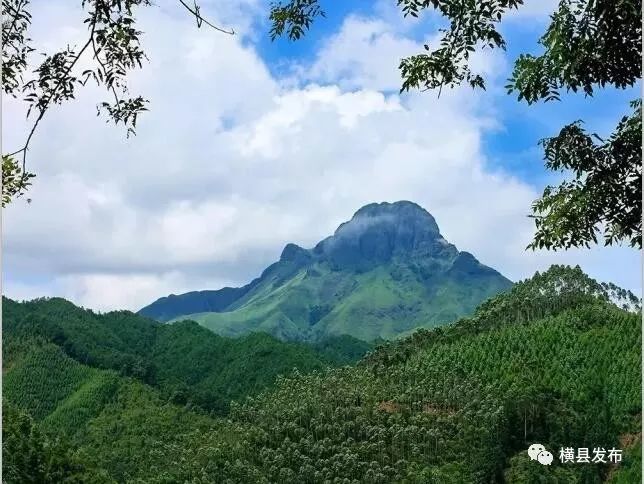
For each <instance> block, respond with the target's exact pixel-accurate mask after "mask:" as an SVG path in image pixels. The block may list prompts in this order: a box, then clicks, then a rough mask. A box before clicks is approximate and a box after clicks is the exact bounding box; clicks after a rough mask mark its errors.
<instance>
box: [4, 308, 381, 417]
mask: <svg viewBox="0 0 644 484" xmlns="http://www.w3.org/2000/svg"><path fill="white" fill-rule="evenodd" d="M2 306H3V341H2V343H3V355H4V360H3V361H4V368H5V373H4V374H3V388H4V389H5V390H6V392H5V395H8V397H7V398H8V399H9V400H10V401H12V402H13V403H15V404H16V405H18V406H19V407H20V408H23V409H27V410H28V411H29V413H30V414H31V415H32V416H33V417H36V418H50V417H49V416H50V415H51V414H52V412H54V411H55V409H56V408H57V407H59V406H60V405H62V404H64V402H65V401H67V400H68V399H70V398H72V401H73V399H74V398H76V397H75V396H74V395H75V393H74V391H76V390H80V389H83V388H84V386H85V382H87V384H88V385H89V387H90V388H91V389H92V392H95V391H96V385H95V384H94V383H93V382H95V380H96V378H95V377H96V375H99V373H100V375H103V376H101V377H100V378H99V380H100V381H101V382H102V383H100V384H99V385H98V386H99V387H101V386H102V385H103V383H105V382H110V385H112V384H113V383H114V381H115V378H116V376H118V375H120V376H123V377H128V378H134V379H136V380H138V381H140V382H141V383H143V384H147V385H150V386H152V387H154V388H156V389H158V390H159V392H160V393H161V394H162V395H164V396H165V398H167V399H169V400H171V401H175V402H182V403H190V404H191V405H195V406H199V407H201V408H203V409H205V410H208V411H212V412H215V413H218V414H223V413H226V412H227V409H228V404H229V402H230V401H231V400H233V399H240V398H244V397H246V396H248V395H254V394H256V393H259V392H261V391H263V390H265V389H266V388H268V387H270V386H271V385H272V384H273V382H274V381H275V379H276V378H277V377H278V376H279V375H286V374H289V373H291V372H292V371H293V369H294V368H297V369H298V370H299V371H300V372H302V373H306V372H310V371H313V370H322V369H324V368H326V367H329V366H338V365H345V364H349V363H353V362H355V361H357V360H358V359H360V358H361V357H362V356H363V355H364V354H365V353H366V352H367V351H368V350H370V349H371V346H370V345H369V344H368V343H365V342H363V341H359V340H356V339H354V338H351V337H349V336H344V337H338V338H329V339H326V340H323V341H320V342H319V343H317V344H316V345H305V344H299V343H287V342H283V341H279V340H276V339H275V338H273V337H272V336H270V335H268V334H263V333H257V334H250V335H248V336H245V337H242V338H235V339H231V338H225V337H221V336H218V335H216V334H214V333H213V332H211V331H209V330H207V329H205V328H203V327H201V326H199V325H198V324H196V323H194V322H191V321H186V322H182V323H177V324H172V325H165V324H160V323H158V322H157V321H154V320H152V319H149V318H145V317H142V316H139V315H136V314H133V313H131V312H129V311H113V312H109V313H106V314H96V313H94V312H92V311H89V310H86V309H82V308H79V307H77V306H75V305H73V304H72V303H70V302H69V301H66V300H64V299H60V298H52V299H39V300H34V301H30V302H25V303H17V302H15V301H12V300H10V299H6V298H3V304H2ZM47 362H49V363H47ZM81 368H82V369H81ZM70 369H73V371H72V370H70ZM99 370H100V371H99ZM114 372H116V373H114ZM105 375H110V376H109V377H108V376H105ZM52 382H55V385H54V387H55V389H54V390H52V391H48V393H49V394H50V396H49V397H48V398H45V397H44V396H42V395H38V392H39V391H41V390H42V389H43V388H46V387H47V386H48V385H51V384H52ZM55 392H59V394H56V393H55Z"/></svg>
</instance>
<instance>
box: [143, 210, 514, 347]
mask: <svg viewBox="0 0 644 484" xmlns="http://www.w3.org/2000/svg"><path fill="white" fill-rule="evenodd" d="M511 285H512V283H511V282H510V281H509V280H508V279H506V278H505V277H503V276H502V275H501V274H499V273H498V272H497V271H495V270H494V269H492V268H490V267H487V266H485V265H483V264H481V263H480V262H479V261H478V260H477V259H476V258H475V257H474V256H473V255H472V254H470V253H468V252H461V251H459V250H458V249H457V248H456V247H455V246H454V245H453V244H450V243H449V242H448V241H447V240H445V238H443V236H442V235H441V234H440V230H439V227H438V224H437V223H436V220H435V219H434V217H433V216H432V215H431V214H430V213H429V212H427V211H426V210H425V209H423V208H422V207H420V206H419V205H417V204H415V203H412V202H408V201H400V202H395V203H386V202H385V203H373V204H369V205H366V206H364V207H362V208H361V209H360V210H358V211H357V212H356V213H355V214H354V215H353V217H352V218H351V220H349V221H348V222H345V223H343V224H341V225H340V226H339V227H338V228H337V230H336V231H335V233H334V234H333V235H331V236H330V237H327V238H326V239H324V240H322V241H321V242H319V243H318V244H317V245H316V246H315V247H313V248H312V249H305V248H302V247H299V246H298V245H296V244H292V243H290V244H287V245H286V246H285V247H284V250H283V251H282V255H281V257H280V259H279V261H278V262H276V263H274V264H272V265H270V266H269V267H268V268H267V269H266V270H264V272H263V273H262V274H261V276H260V277H258V278H257V279H255V280H254V281H252V282H251V283H249V284H247V285H246V286H243V287H241V288H223V289H220V290H215V291H200V292H191V293H186V294H182V295H178V296H175V295H172V296H168V297H164V298H161V299H159V300H157V301H155V302H154V303H152V304H150V305H149V306H146V307H145V308H143V309H142V310H141V311H140V313H141V314H143V315H146V316H149V317H152V318H155V319H158V320H161V321H176V320H183V319H192V320H195V321H197V322H198V323H199V324H202V325H203V326H205V327H207V328H209V329H211V330H213V331H215V332H216V333H219V334H222V335H225V336H240V335H243V334H246V333H249V332H255V331H263V332H267V333H270V334H272V335H274V336H276V337H278V338H280V339H284V340H297V341H315V340H320V339H323V338H325V337H327V336H338V335H344V334H347V335H351V336H354V337H356V338H360V339H363V340H365V341H373V340H376V339H381V338H382V339H393V338H397V337H399V336H401V335H406V334H409V333H410V332H412V331H413V330H415V329H417V328H421V327H422V328H428V327H434V326H437V325H441V324H445V323H449V322H452V321H454V320H456V319H458V318H459V317H461V316H465V315H468V314H470V313H471V312H472V311H473V310H474V308H475V307H476V306H477V305H478V304H479V303H481V302H482V301H483V300H485V299H487V298H488V297H490V296H493V295H495V294H497V293H499V292H501V291H504V290H506V289H508V288H509V287H510V286H511Z"/></svg>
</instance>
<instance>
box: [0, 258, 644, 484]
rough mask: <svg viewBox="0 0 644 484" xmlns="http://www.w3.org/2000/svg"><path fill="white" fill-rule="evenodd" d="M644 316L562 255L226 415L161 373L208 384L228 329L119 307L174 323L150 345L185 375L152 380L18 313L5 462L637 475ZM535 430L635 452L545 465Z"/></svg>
mask: <svg viewBox="0 0 644 484" xmlns="http://www.w3.org/2000/svg"><path fill="white" fill-rule="evenodd" d="M622 305H626V308H627V309H623V308H621V307H620V306H622ZM5 306H6V307H9V308H10V310H9V312H10V313H11V312H12V311H13V314H14V315H16V314H23V315H25V320H27V319H29V318H28V317H27V316H26V315H27V314H28V313H29V311H33V312H34V314H38V312H39V311H35V309H36V308H40V309H42V308H44V307H48V306H53V307H58V308H59V309H62V308H63V307H67V310H68V312H74V311H77V312H78V313H79V314H81V313H83V314H88V318H89V315H90V314H91V313H88V312H84V311H82V310H79V309H77V308H74V307H73V306H71V305H69V303H66V302H64V301H60V300H50V301H36V302H34V303H27V304H16V303H13V302H11V301H5ZM12 306H15V307H13V308H12ZM72 308H73V310H72ZM51 311H52V312H54V311H53V309H52V310H51ZM639 311H640V308H639V301H638V300H637V298H635V297H634V296H633V295H632V294H630V293H628V292H625V291H621V290H619V289H618V288H615V287H614V286H609V285H601V284H598V283H596V282H595V281H593V280H592V279H590V278H588V277H587V276H585V275H584V274H583V273H582V272H581V270H579V269H578V268H577V269H570V268H566V267H559V266H554V267H553V268H551V269H550V270H549V271H547V272H546V273H544V274H537V275H536V276H535V277H533V278H532V279H530V280H528V281H524V282H521V283H518V284H516V285H515V286H514V287H513V288H512V290H511V291H509V292H508V293H506V294H501V295H498V296H496V297H494V298H492V299H490V300H488V301H487V302H486V303H484V304H482V305H481V306H480V308H479V309H478V310H477V311H476V312H475V314H474V315H472V316H471V317H469V318H465V319H461V320H460V321H459V322H457V323H456V324H453V325H450V326H445V327H442V328H436V329H432V330H419V331H417V332H416V333H414V334H413V335H412V336H410V337H408V338H405V339H403V340H401V341H397V342H388V343H386V344H384V345H382V346H380V347H378V348H377V349H376V350H374V351H372V352H371V353H369V354H368V355H367V356H366V357H365V358H363V359H362V360H361V361H360V362H359V363H358V364H357V365H355V366H353V367H351V366H347V367H343V368H336V369H329V370H314V371H312V372H310V373H308V374H304V373H303V372H300V373H299V374H294V375H292V376H290V377H279V378H278V380H277V383H276V384H275V386H274V387H272V389H269V390H266V391H263V392H261V393H256V394H255V395H253V396H251V397H249V398H247V399H239V401H237V402H233V403H232V404H231V406H232V407H231V411H230V413H229V414H228V415H227V417H226V418H220V417H216V416H213V415H208V414H206V413H205V412H204V411H203V409H202V407H199V406H195V404H194V403H193V402H188V401H184V400H182V398H181V397H180V396H177V395H175V396H174V397H172V398H168V397H167V395H166V394H165V393H164V391H163V389H164V388H165V383H162V382H165V381H175V378H176V375H185V377H186V378H187V377H188V374H189V373H193V374H194V376H193V378H194V381H186V385H187V389H188V391H189V392H191V391H195V390H191V388H198V389H205V388H207V385H206V383H205V382H207V381H208V377H204V376H203V375H202V370H203V369H202V368H201V365H202V364H205V362H206V361H207V357H206V356H205V355H206V354H207V350H203V349H202V350H196V351H195V350H193V348H192V347H191V345H192V344H196V342H197V340H201V339H203V338H204V337H206V336H205V335H211V336H212V338H214V339H213V341H219V340H220V339H222V340H223V338H220V337H217V336H216V335H212V333H210V332H208V331H207V330H204V329H203V328H201V327H199V326H198V325H196V324H194V323H186V324H177V325H171V326H161V325H156V323H153V322H150V321H149V320H145V319H144V318H137V317H135V316H133V315H131V314H127V313H118V314H121V315H122V317H123V318H129V319H132V320H136V321H146V322H147V324H151V325H155V326H154V327H155V328H157V327H160V328H168V331H172V332H177V333H178V334H173V333H170V332H168V333H163V336H164V338H157V339H158V342H156V343H155V344H154V345H153V347H156V348H157V350H158V351H159V354H163V355H165V357H166V358H172V360H173V361H174V362H175V363H176V364H177V366H176V369H175V368H174V366H173V367H166V368H164V369H163V371H159V370H158V369H157V367H156V366H155V365H156V364H155V363H153V361H154V357H153V356H150V358H149V360H148V359H143V360H142V362H143V363H144V367H146V365H145V364H147V365H148V366H147V368H150V369H154V372H153V373H154V375H155V378H156V380H154V381H151V382H148V383H147V384H146V383H144V378H145V376H138V377H135V376H134V375H133V374H132V375H130V376H127V375H126V374H125V373H124V372H123V371H115V370H114V369H107V368H104V367H99V366H100V365H99V364H98V363H96V362H95V361H98V360H92V362H91V363H89V362H86V363H85V362H81V361H79V360H77V359H75V358H74V357H71V356H70V355H69V354H68V353H66V351H65V350H64V349H63V347H64V346H65V344H64V342H63V343H62V346H61V345H60V344H56V343H53V342H52V341H51V339H50V340H47V339H45V337H44V336H43V334H45V333H47V332H48V331H49V330H47V331H40V332H38V333H37V334H35V332H34V331H35V330H34V328H35V327H36V325H32V326H29V325H27V324H14V325H13V326H11V325H10V327H12V329H10V331H9V334H8V335H7V334H5V341H3V343H4V344H5V349H6V352H7V354H9V355H10V358H9V365H8V367H7V370H6V373H5V389H4V390H5V391H4V395H5V398H6V399H7V401H8V402H9V403H10V404H11V407H9V412H10V413H9V417H8V418H12V419H13V422H22V423H20V424H18V423H16V424H13V423H12V424H11V425H10V426H9V427H8V431H9V432H10V435H11V436H12V437H11V439H8V440H7V439H5V445H4V447H3V452H4V454H5V462H6V464H5V465H6V466H8V465H10V466H11V469H12V470H11V472H12V473H13V474H10V475H14V476H20V475H23V474H21V473H28V472H31V471H30V470H29V469H30V467H29V466H30V464H28V462H31V461H37V462H41V463H42V464H39V469H45V470H46V472H50V473H52V475H54V474H53V473H55V472H59V473H60V472H65V473H68V474H69V475H72V476H73V475H76V474H79V475H92V476H98V477H96V478H94V477H92V479H95V480H91V479H90V480H87V479H85V480H83V478H81V479H80V481H79V480H77V481H69V482H102V481H101V480H99V479H105V480H106V482H114V481H115V482H155V483H161V482H164V483H170V482H199V483H211V482H239V483H248V482H259V483H261V482H266V483H268V482H275V483H277V482H279V483H306V482H311V483H317V482H349V483H354V482H365V483H367V482H368V483H374V482H376V483H377V482H382V483H389V482H406V483H427V482H430V483H431V482H436V483H469V482H473V483H487V482H520V483H524V482H525V483H532V482H535V483H537V482H539V483H541V482H552V483H564V482H565V483H569V482H570V483H580V484H581V483H593V482H606V481H608V482H614V483H631V482H640V480H641V433H640V425H641V398H640V397H641V380H640V375H641V364H640V361H641V315H640V314H639ZM44 312H45V311H44V310H42V312H41V314H43V313H44ZM61 315H62V314H61ZM93 317H94V318H96V319H97V320H101V319H102V318H109V317H110V316H109V315H94V316H93ZM42 320H43V321H47V320H48V316H43V318H42ZM39 326H41V325H39ZM61 326H62V327H64V326H65V325H64V324H61V325H59V327H61ZM88 326H91V325H90V324H89V323H88ZM106 326H108V325H106ZM118 326H119V325H118V324H115V325H114V327H118ZM18 328H22V329H21V330H20V331H18ZM130 330H131V331H135V332H138V334H142V333H141V332H140V329H135V328H134V329H130ZM75 331H79V329H78V327H76V328H75ZM155 331H157V330H155ZM164 331H165V330H164ZM192 332H194V334H196V335H198V336H199V337H198V338H197V337H195V338H192V337H191V334H192ZM28 333H34V334H33V335H32V337H31V339H29V337H28ZM64 333H65V330H63V334H64ZM68 340H73V338H69V339H67V338H66V339H64V340H63V341H68ZM81 340H82V338H79V341H81ZM155 341H157V340H156V339H155ZM244 341H245V340H244V339H241V340H239V341H238V344H239V345H243V344H244V343H243V342H244ZM247 341H253V344H249V346H253V345H256V346H257V348H260V349H257V348H255V349H252V350H250V353H247V354H260V353H261V351H262V350H261V348H265V347H266V346H265V345H266V341H272V342H273V343H277V344H284V343H279V342H276V341H275V340H271V339H270V337H268V336H267V335H256V336H255V338H254V339H252V340H247ZM172 342H176V344H175V345H172ZM189 342H190V343H191V344H188V343H189ZM59 343H60V342H59ZM344 343H346V345H343V344H341V343H339V342H335V346H334V344H328V345H326V346H325V345H322V346H318V347H317V348H316V349H315V350H310V351H327V354H328V352H331V353H333V352H338V351H340V350H338V349H337V348H338V347H340V348H348V349H350V348H352V344H353V343H354V341H353V340H347V341H344ZM78 345H80V343H78ZM67 346H68V347H71V348H74V347H75V346H74V344H71V343H68V344H67ZM168 346H174V348H173V349H172V350H170V349H169V348H168ZM323 346H324V347H323ZM79 347H80V346H79ZM296 347H297V346H296ZM200 351H201V353H200ZM253 352H254V353H253ZM97 354H100V352H97ZM154 354H155V350H150V351H149V352H148V353H147V355H154ZM173 354H174V355H175V357H172V355H173ZM180 355H181V356H182V357H183V360H184V361H183V363H182V364H179V361H178V360H180V359H181V358H179V356H180ZM123 358H124V357H123ZM45 362H46V363H45ZM191 362H193V363H191ZM182 365H183V366H182ZM232 367H235V366H234V364H233V366H232ZM126 368H127V367H126ZM237 368H238V369H239V371H242V372H243V371H250V372H251V373H252V372H253V368H254V366H253V364H252V363H251V362H248V366H244V365H242V364H241V363H239V364H238V367H237ZM189 370H190V371H189ZM235 371H237V370H235ZM135 373H136V372H135ZM142 374H143V375H146V374H147V373H146V372H143V373H142ZM238 378H239V379H242V378H243V376H238ZM45 382H49V384H48V385H47V384H45ZM195 392H196V391H195ZM197 393H198V392H196V393H194V394H197ZM14 407H19V408H20V409H21V410H20V411H18V410H16V409H15V408H14ZM5 408H7V407H6V406H5ZM22 412H26V413H29V414H31V417H29V416H27V415H26V413H22ZM5 413H6V412H5ZM13 415H19V418H18V417H15V416H13ZM12 416H13V417H12ZM31 418H33V422H32V420H31ZM25 422H26V423H25ZM43 442H44V444H43ZM533 442H539V443H542V444H543V445H545V446H546V448H548V449H550V450H551V451H552V452H553V454H554V455H555V456H557V455H558V451H559V448H560V447H567V446H570V447H589V448H593V447H604V448H606V449H609V448H611V447H616V448H622V449H624V451H625V455H624V461H623V462H622V463H621V464H619V465H617V466H611V465H608V464H575V465H570V464H568V465H562V464H560V463H559V462H558V461H557V459H556V458H555V462H553V465H552V466H550V467H544V466H541V465H540V464H538V463H536V462H533V461H530V460H529V458H528V456H527V454H526V449H527V447H528V445H529V444H531V443H533ZM50 444H51V445H50ZM19 449H27V450H25V451H24V452H23V451H21V450H19ZM23 456H24V457H23ZM61 469H62V470H61ZM83 473H84V474H83ZM89 473H91V474H89ZM68 474H64V475H68ZM24 475H27V474H24ZM61 475H63V474H61ZM101 476H102V477H101ZM111 480H113V481H111ZM7 482H28V481H24V480H22V481H21V480H19V479H17V478H16V480H13V481H11V480H9V481H7ZM32 482H35V481H32ZM38 482H63V481H62V480H60V479H59V480H56V479H54V478H49V480H47V479H46V478H42V479H41V480H40V481H38Z"/></svg>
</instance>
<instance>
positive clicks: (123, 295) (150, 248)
mask: <svg viewBox="0 0 644 484" xmlns="http://www.w3.org/2000/svg"><path fill="white" fill-rule="evenodd" d="M254 5H255V4H254V2H248V3H247V4H246V7H245V8H254ZM231 9H232V7H231ZM233 10H234V9H233ZM233 10H231V12H233ZM57 12H58V13H57V14H58V15H60V19H61V23H51V24H49V23H48V24H47V25H46V26H43V27H42V30H40V31H39V32H38V33H39V34H41V35H42V36H43V37H44V38H45V39H50V38H55V39H57V38H58V37H59V36H60V35H61V32H67V31H66V30H65V29H67V28H68V27H65V22H64V21H62V20H63V19H64V18H65V12H64V9H62V8H60V9H59V10H58V11H57ZM235 15H236V14H234V13H230V18H236V17H235ZM239 18H240V19H243V18H245V17H244V16H243V15H241V14H240V15H239ZM142 22H143V29H144V30H145V31H146V35H145V46H146V49H147V50H148V53H149V56H150V59H151V61H150V64H149V65H147V66H145V69H144V71H143V72H140V73H137V74H136V75H135V76H133V78H132V91H133V92H142V93H144V94H145V95H146V96H147V97H149V98H150V101H151V110H150V112H149V113H146V114H145V115H144V117H142V118H141V120H140V127H139V129H138V135H137V136H136V137H134V138H130V139H125V137H124V133H123V132H122V131H121V130H119V129H118V128H114V127H112V126H106V125H105V123H104V121H103V120H102V119H100V118H96V117H95V115H94V113H95V111H94V105H95V103H96V102H97V101H99V100H100V99H101V96H102V93H100V92H98V91H97V90H95V89H93V88H89V89H86V90H84V91H83V93H82V94H81V95H79V97H78V99H77V101H76V102H74V103H71V104H68V105H66V106H64V107H63V108H61V109H57V110H54V111H52V112H51V113H48V115H47V117H46V118H45V121H44V122H43V125H42V129H41V130H40V131H39V133H38V135H37V137H36V139H35V141H34V144H33V148H32V150H31V152H30V159H31V160H32V161H31V163H32V166H31V168H32V169H33V170H35V171H36V172H37V173H38V177H37V178H36V181H35V184H34V187H33V190H32V191H31V194H30V196H31V197H32V199H33V202H32V204H31V205H26V204H24V203H23V202H17V203H14V204H12V205H11V206H10V207H9V208H8V209H7V210H6V211H5V213H4V227H3V228H4V267H5V293H6V294H7V295H9V296H10V297H11V296H13V297H18V298H24V297H27V298H29V297H33V296H37V295H60V296H63V297H67V298H70V299H71V300H73V301H74V302H77V303H79V304H82V305H84V306H87V307H93V308H97V309H113V308H130V309H138V308H139V307H141V306H142V305H144V304H147V303H149V302H151V301H152V300H154V299H155V298H157V297H161V296H164V295H167V294H169V293H180V292H184V291H187V290H196V289H214V288H218V287H221V286H223V285H237V284H244V283H246V282H248V281H249V280H250V279H251V278H252V277H255V276H257V275H258V274H259V272H260V271H261V270H262V269H263V268H264V267H265V266H267V265H268V264H269V263H271V262H273V261H274V260H276V259H277V258H278V257H279V254H280V251H281V249H282V247H283V246H284V245H285V244H286V243H287V242H295V243H297V244H298V245H301V246H305V247H311V246H312V245H314V244H315V243H316V242H317V241H319V240H321V239H322V238H324V237H326V236H328V235H330V234H331V233H333V231H334V230H335V229H336V228H337V226H338V225H339V224H340V223H341V222H343V221H345V220H348V219H349V218H350V217H351V215H352V214H353V212H354V211H355V210H357V209H358V208H360V207H361V206H362V205H365V204H367V203H370V202H374V201H396V200H402V199H406V200H412V201H415V202H417V203H419V204H420V205H422V206H423V207H425V208H426V209H427V210H428V211H429V212H430V213H432V215H434V217H435V218H436V221H437V223H438V224H439V227H440V229H441V232H442V233H443V234H444V236H445V238H446V239H447V240H449V241H450V242H452V243H454V244H455V245H456V246H457V247H458V248H459V249H461V250H467V251H469V252H472V253H473V254H475V255H476V256H477V257H478V258H479V259H480V260H481V261H482V262H484V263H486V264H488V265H491V266H493V267H495V268H497V269H498V270H500V271H501V272H503V273H504V274H505V275H507V276H508V277H510V278H512V279H519V278H523V277H527V276H529V275H530V274H531V273H532V272H533V271H534V270H536V269H543V268H545V267H547V265H548V264H550V263H552V262H572V263H581V264H582V265H583V266H584V267H585V268H589V270H590V272H591V273H593V274H595V275H598V276H602V277H604V278H607V279H612V280H615V281H616V282H618V283H619V282H621V283H625V285H627V286H629V287H631V288H633V287H635V284H636V282H634V281H635V276H633V278H631V279H629V277H630V276H629V275H624V274H623V272H624V271H621V270H618V269H617V268H616V267H614V265H609V264H608V263H607V261H608V260H609V259H610V258H612V257H619V258H620V259H619V260H622V261H631V260H634V257H633V256H632V255H631V252H628V251H622V250H613V251H606V250H594V251H590V252H588V251H577V252H568V253H561V254H552V253H545V254H544V253H536V254H533V253H525V252H524V251H523V249H524V247H525V246H526V245H527V243H528V242H529V240H530V238H531V236H532V231H533V227H532V222H531V221H530V220H529V219H528V218H527V217H526V213H527V212H528V211H529V206H530V203H531V201H532V200H533V199H534V198H535V197H536V196H537V192H536V190H535V188H534V187H531V186H530V185H528V184H526V183H524V182H522V181H521V180H519V179H517V178H515V177H513V176H512V175H510V174H508V173H506V172H503V171H493V170H491V169H490V168H489V166H488V164H487V160H486V156H485V153H484V148H483V144H482V137H483V135H484V133H486V132H487V130H490V129H496V127H497V126H496V124H497V123H496V122H495V120H494V118H493V112H492V111H490V110H489V109H488V107H487V106H486V102H484V101H482V100H481V97H480V95H479V94H476V93H472V92H471V91H470V90H468V89H463V90H455V91H445V92H444V93H443V95H442V96H441V98H440V99H437V98H436V96H429V95H423V94H418V93H412V94H408V95H405V96H402V97H401V96H399V95H397V94H393V93H391V92H390V91H392V90H395V88H396V87H395V86H397V85H398V81H397V80H396V79H395V73H394V71H396V66H397V61H398V58H399V57H400V56H401V55H404V54H405V53H407V52H408V51H409V52H411V51H412V50H414V49H417V47H418V45H417V44H416V43H415V42H414V41H412V40H410V39H407V38H406V37H404V34H403V33H401V32H400V31H396V30H392V29H389V28H388V27H387V25H386V24H384V23H382V22H379V21H378V20H374V19H359V18H356V17H350V18H348V19H347V20H346V21H345V23H344V25H343V26H342V27H341V29H340V30H339V32H338V33H337V34H336V35H333V36H331V37H330V39H329V40H328V42H327V43H326V44H324V45H322V46H321V47H320V50H319V51H318V53H317V55H316V56H315V60H314V62H313V64H312V65H311V66H304V67H302V66H300V67H301V69H300V70H299V71H298V72H299V73H298V75H300V76H302V78H301V79H300V81H301V82H300V83H299V84H298V86H296V87H294V86H293V85H291V84H287V83H285V82H284V81H283V80H282V79H279V78H275V77H273V76H271V74H270V73H269V70H268V69H267V66H266V64H265V62H264V61H263V60H262V59H261V58H260V57H259V56H258V54H257V52H256V50H255V48H254V47H253V43H252V42H248V41H247V39H245V38H244V37H227V36H221V35H213V34H212V32H206V31H203V30H196V29H195V28H194V27H193V26H192V25H190V24H189V23H186V22H185V19H184V18H180V17H178V16H177V15H176V12H168V11H166V10H164V9H161V8H158V9H153V10H151V11H149V12H148V13H146V15H145V16H144V17H142ZM240 22H241V20H240ZM69 28H71V27H69ZM165 32H173V35H172V36H167V35H166V34H165ZM250 37H252V35H251V36H250ZM502 61H503V60H502V59H499V58H497V57H494V56H490V55H481V57H480V58H478V59H477V61H476V62H478V65H479V67H480V68H481V69H484V70H487V71H486V72H494V71H495V66H498V62H502ZM392 69H393V70H392ZM5 120H6V121H7V122H6V123H5V124H8V125H10V126H12V127H11V129H9V130H8V131H7V132H6V133H5V139H4V142H5V145H7V144H9V145H10V144H11V143H17V142H18V140H19V139H20V138H19V135H20V131H21V130H24V129H25V125H24V123H22V112H21V111H20V106H18V105H16V104H12V105H9V106H8V107H7V108H6V110H5Z"/></svg>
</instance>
